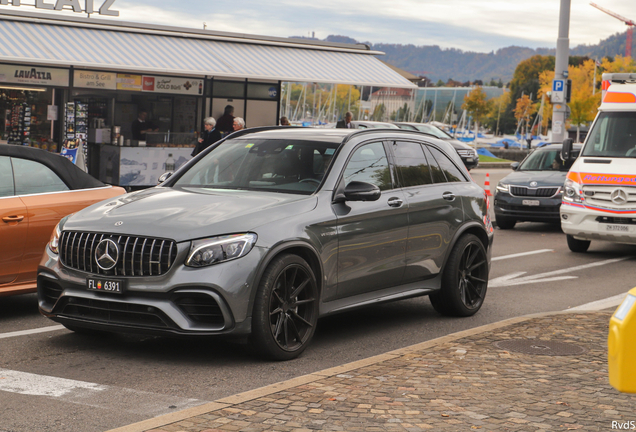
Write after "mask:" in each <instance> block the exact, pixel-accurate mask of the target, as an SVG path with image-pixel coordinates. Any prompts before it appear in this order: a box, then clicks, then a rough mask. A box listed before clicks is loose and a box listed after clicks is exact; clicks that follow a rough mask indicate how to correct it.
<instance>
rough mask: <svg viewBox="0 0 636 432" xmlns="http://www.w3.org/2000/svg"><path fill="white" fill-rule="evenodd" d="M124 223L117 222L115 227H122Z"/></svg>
mask: <svg viewBox="0 0 636 432" xmlns="http://www.w3.org/2000/svg"><path fill="white" fill-rule="evenodd" d="M123 224H124V223H123V222H122V221H119V222H115V226H122V225H123Z"/></svg>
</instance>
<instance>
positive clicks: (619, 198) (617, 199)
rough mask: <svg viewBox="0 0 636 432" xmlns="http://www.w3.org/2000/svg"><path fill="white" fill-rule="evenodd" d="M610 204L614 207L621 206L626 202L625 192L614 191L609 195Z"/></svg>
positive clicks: (620, 190)
mask: <svg viewBox="0 0 636 432" xmlns="http://www.w3.org/2000/svg"><path fill="white" fill-rule="evenodd" d="M610 198H611V199H612V202H613V203H614V204H616V205H623V204H625V203H626V202H627V192H626V191H625V189H621V188H618V189H614V191H613V192H612V195H610Z"/></svg>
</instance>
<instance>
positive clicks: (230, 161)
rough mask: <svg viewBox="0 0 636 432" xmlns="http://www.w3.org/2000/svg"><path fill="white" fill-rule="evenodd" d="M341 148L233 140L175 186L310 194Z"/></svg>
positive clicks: (333, 145)
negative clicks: (337, 149)
mask: <svg viewBox="0 0 636 432" xmlns="http://www.w3.org/2000/svg"><path fill="white" fill-rule="evenodd" d="M338 145H339V144H336V143H328V142H313V141H292V140H263V139H261V140H255V139H231V140H228V141H225V142H224V143H222V144H221V145H219V146H218V147H217V148H215V149H214V150H212V151H211V152H210V153H208V154H207V155H206V156H205V157H204V158H203V159H201V160H200V161H199V162H197V163H196V164H195V165H194V166H193V167H192V168H190V169H189V170H188V171H187V172H185V173H184V174H183V175H182V176H181V178H179V180H177V181H176V182H175V184H174V186H182V187H185V186H187V187H205V188H214V189H243V190H268V191H272V192H285V193H295V194H307V195H309V194H311V193H313V192H314V191H315V190H316V189H317V188H318V185H320V182H321V181H322V178H323V177H324V175H325V172H326V171H327V168H328V167H329V164H330V163H331V159H332V158H333V155H334V154H335V152H336V148H337V147H338Z"/></svg>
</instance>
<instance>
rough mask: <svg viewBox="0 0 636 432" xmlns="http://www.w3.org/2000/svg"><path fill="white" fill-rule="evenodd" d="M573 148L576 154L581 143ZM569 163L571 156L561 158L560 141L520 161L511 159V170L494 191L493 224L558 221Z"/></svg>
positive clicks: (538, 149) (533, 152) (506, 226)
mask: <svg viewBox="0 0 636 432" xmlns="http://www.w3.org/2000/svg"><path fill="white" fill-rule="evenodd" d="M574 151H575V153H576V154H578V153H579V152H580V151H581V145H575V146H574ZM573 163H574V159H572V160H570V161H568V162H563V160H562V159H561V144H549V145H546V146H543V147H539V148H537V149H535V150H533V151H532V152H531V153H530V154H529V155H528V156H527V157H526V158H525V159H524V160H523V161H522V162H521V163H519V162H515V163H513V164H512V167H513V169H514V172H512V173H511V174H508V175H507V176H506V177H504V178H503V179H502V180H501V181H500V182H499V184H498V185H497V189H496V191H495V197H494V201H495V202H494V204H495V220H496V221H497V226H498V227H499V228H501V229H511V228H514V226H515V224H516V223H517V221H530V222H549V223H554V224H558V223H560V222H561V219H560V216H559V208H560V207H561V200H562V198H563V184H564V183H565V178H566V175H567V173H568V170H569V169H570V167H571V166H572V164H573Z"/></svg>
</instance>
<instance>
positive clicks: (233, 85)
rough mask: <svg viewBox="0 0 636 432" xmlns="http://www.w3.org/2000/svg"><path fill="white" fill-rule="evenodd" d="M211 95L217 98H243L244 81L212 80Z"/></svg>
mask: <svg viewBox="0 0 636 432" xmlns="http://www.w3.org/2000/svg"><path fill="white" fill-rule="evenodd" d="M212 96H213V97H217V98H233V99H243V98H244V97H245V83H244V82H242V81H216V80H215V81H213V82H212Z"/></svg>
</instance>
